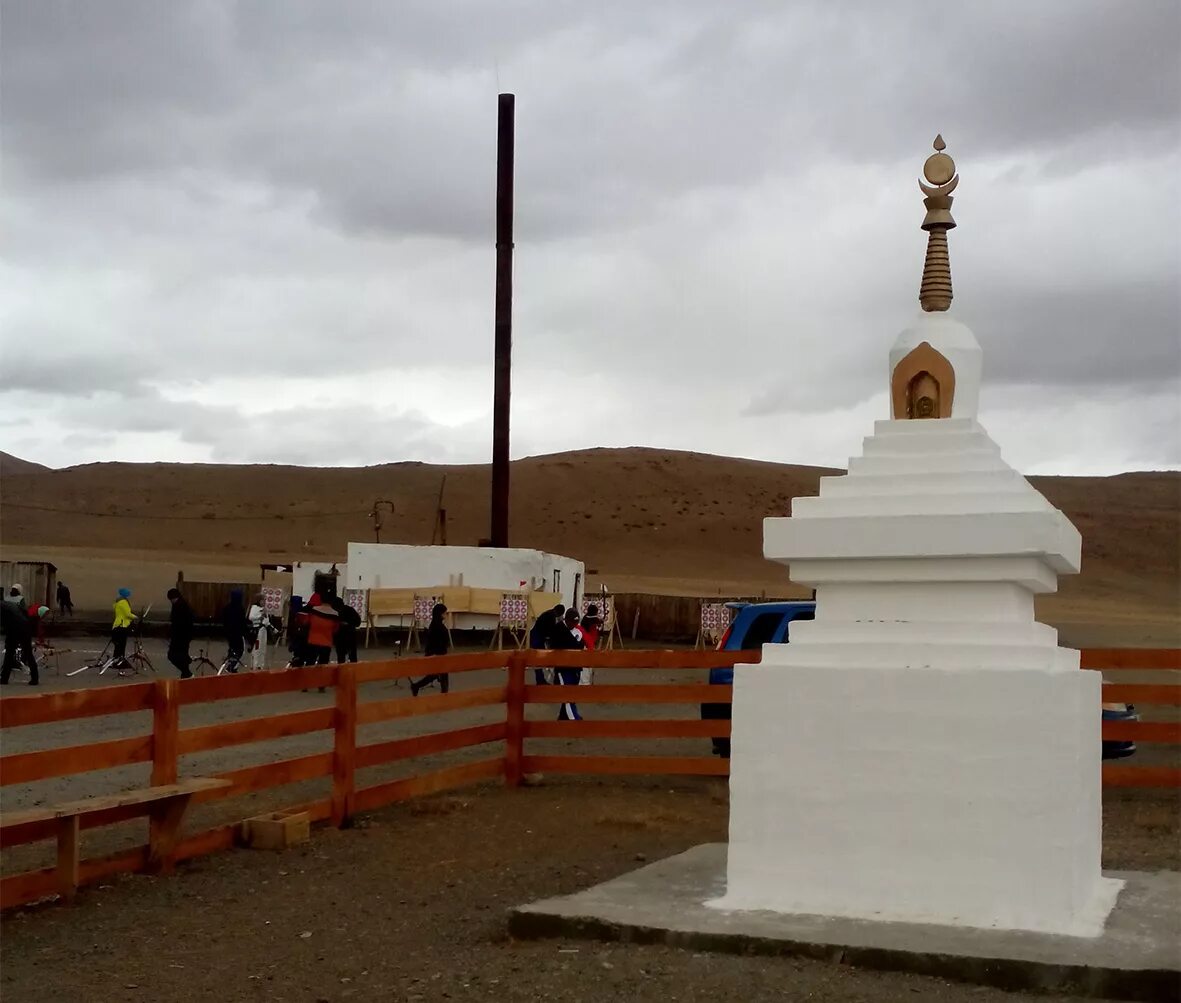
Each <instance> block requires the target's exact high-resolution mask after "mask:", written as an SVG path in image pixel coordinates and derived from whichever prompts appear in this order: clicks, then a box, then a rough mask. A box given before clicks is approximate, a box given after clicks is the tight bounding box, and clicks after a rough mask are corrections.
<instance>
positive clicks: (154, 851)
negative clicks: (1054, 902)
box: [148, 795, 189, 874]
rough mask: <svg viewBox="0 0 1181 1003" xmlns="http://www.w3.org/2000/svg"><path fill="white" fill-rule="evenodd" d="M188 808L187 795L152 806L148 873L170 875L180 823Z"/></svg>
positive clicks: (149, 823) (149, 828) (149, 818)
mask: <svg viewBox="0 0 1181 1003" xmlns="http://www.w3.org/2000/svg"><path fill="white" fill-rule="evenodd" d="M188 806H189V795H183V796H179V797H174V798H169V799H168V800H167V801H160V802H158V803H157V804H155V805H153V806H152V810H151V813H150V814H149V816H148V871H149V872H150V873H152V874H171V873H172V870H173V868H174V867H175V866H176V860H175V858H174V856H173V851H174V850H175V849H176V841H177V837H178V836H179V835H180V823H181V819H183V818H184V815H185V809H186V808H188Z"/></svg>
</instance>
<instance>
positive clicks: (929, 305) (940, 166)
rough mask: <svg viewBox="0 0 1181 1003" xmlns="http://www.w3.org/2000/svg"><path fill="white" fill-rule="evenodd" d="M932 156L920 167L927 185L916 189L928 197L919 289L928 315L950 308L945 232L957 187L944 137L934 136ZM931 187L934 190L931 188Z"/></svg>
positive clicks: (950, 224) (950, 225) (949, 227)
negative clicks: (925, 251)
mask: <svg viewBox="0 0 1181 1003" xmlns="http://www.w3.org/2000/svg"><path fill="white" fill-rule="evenodd" d="M932 145H933V146H934V147H935V152H934V153H932V154H931V156H929V157H928V158H927V160H926V163H924V164H923V176H924V177H925V178H926V179H927V181H928V183H929V184H923V182H922V181H920V182H919V188H920V189H922V192H923V194H924V195H926V196H927V197H926V198H925V199H923V205H925V206H926V207H927V215H926V218H925V219H924V220H923V229H924V230H926V231H927V260H926V261H925V262H924V263H923V283H922V285H921V286H920V287H919V303H921V304H922V307H923V309H924V310H925V311H927V312H928V313H934V312H939V311H943V310H947V309H949V308H950V307H951V299H952V293H951V259H950V258H949V257H948V256H947V231H948V230H952V229H954V228H955V220H954V219H952V218H951V203H952V202H953V201H954V200H953V199H952V197H951V193H952V192H954V191H955V189H956V185H958V184H959V183H960V177H959V175H958V174H956V172H955V161H954V160H952V159H951V157H949V156H948V155H947V154H946V153H944V152H943V151H944V149H946V147H947V144H946V143H945V142H943V136H941V135H940V136H936V137H935V142H934V143H933V144H932ZM930 186H933V187H930Z"/></svg>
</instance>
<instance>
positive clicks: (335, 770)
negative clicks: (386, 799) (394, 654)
mask: <svg viewBox="0 0 1181 1003" xmlns="http://www.w3.org/2000/svg"><path fill="white" fill-rule="evenodd" d="M334 727H335V735H334V736H333V747H332V824H333V825H335V826H336V827H337V828H340V827H341V826H344V825H347V824H348V823H349V821H350V820H351V818H352V815H353V793H354V791H355V790H356V761H357V666H356V663H354V662H345V663H343V664H340V665H337V666H336V720H335V725H334Z"/></svg>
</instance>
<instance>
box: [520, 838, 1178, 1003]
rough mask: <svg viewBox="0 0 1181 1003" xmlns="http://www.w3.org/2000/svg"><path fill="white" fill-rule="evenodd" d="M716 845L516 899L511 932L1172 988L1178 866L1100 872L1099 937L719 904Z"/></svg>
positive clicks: (1084, 985)
mask: <svg viewBox="0 0 1181 1003" xmlns="http://www.w3.org/2000/svg"><path fill="white" fill-rule="evenodd" d="M726 849H727V848H726V844H724V843H709V844H705V845H702V846H697V847H694V848H693V849H691V850H688V851H686V852H685V853H682V854H678V855H677V856H675V857H670V858H668V859H667V860H662V861H658V862H657V863H654V864H649V865H647V866H645V867H643V868H641V869H639V870H636V871H632V872H631V873H629V874H624V875H622V876H621V877H618V878H615V879H614V880H611V881H607V882H604V883H603V884H600V885H595V886H594V887H592V888H588V889H586V890H585V891H581V892H578V893H576V894H574V895H565V896H562V897H560V898H552V899H545V900H543V901H540V902H534V903H532V904H531V905H526V906H520V907H518V908H516V909H514V910H513V911H512V912H511V914H510V918H509V930H510V932H511V933H512V935H513V936H515V937H521V938H536V937H577V938H583V939H596V940H612V941H630V942H635V943H648V944H653V943H659V944H668V945H670V946H673V947H682V948H687V949H691V950H698V951H700V950H708V951H721V952H728V953H734V954H763V955H767V954H771V955H775V954H782V955H802V956H806V957H812V958H821V959H828V960H831V961H833V962H836V963H839V964H849V965H856V966H858V967H863V968H873V969H879V970H883V971H904V972H912V973H916V974H924V975H933V976H939V977H941V978H948V979H955V980H958V981H962V982H974V983H979V984H981V985H992V986H999V987H1002V988H1006V989H1010V990H1036V991H1050V992H1070V993H1073V994H1076V995H1085V996H1090V997H1094V998H1107V999H1129V1000H1164V999H1176V998H1178V994H1179V993H1181V874H1178V873H1174V872H1162V873H1156V874H1148V873H1136V872H1123V873H1113V874H1110V875H1108V876H1107V877H1108V878H1109V879H1111V880H1114V881H1120V882H1123V885H1122V891H1121V892H1120V895H1119V899H1118V901H1117V902H1116V905H1115V908H1114V910H1112V912H1111V915H1110V916H1109V918H1108V921H1107V924H1106V926H1105V928H1104V930H1103V933H1102V934H1101V935H1100V936H1099V937H1094V938H1080V937H1063V936H1056V935H1053V934H1043V933H1026V932H1017V931H1001V930H975V929H969V928H965V927H958V926H937V925H928V924H913V923H892V922H875V921H870V920H854V919H837V918H832V917H825V916H808V915H792V914H785V913H776V912H761V911H755V912H745V911H743V912H730V911H725V910H721V909H717V908H714V907H712V906H709V905H707V904H706V903H707V902H709V901H711V900H715V899H717V898H718V897H719V896H721V895H722V893H723V892H724V891H725V889H726ZM821 876H822V877H827V876H831V875H821ZM789 988H790V987H789V986H785V987H784V989H785V991H787V990H788V989H789Z"/></svg>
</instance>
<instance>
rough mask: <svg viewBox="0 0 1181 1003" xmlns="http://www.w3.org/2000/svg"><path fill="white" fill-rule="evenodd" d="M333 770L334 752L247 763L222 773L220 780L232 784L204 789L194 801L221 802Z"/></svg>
mask: <svg viewBox="0 0 1181 1003" xmlns="http://www.w3.org/2000/svg"><path fill="white" fill-rule="evenodd" d="M331 773H332V753H331V752H316V753H313V754H312V755H310V756H297V757H296V758H294V759H281V760H279V761H278V762H277V763H264V764H263V765H261V766H246V767H243V768H242V769H239V770H227V771H226V772H225V773H219V774H218V775H217V777H218V779H219V780H228V781H229V782H230V784H229V786H228V787H223V788H221V789H220V790H215V791H206V792H203V793H201V794H198V795H197V796H196V797H195V798H194V799H193V800H194V802H195V803H203V802H205V801H217V800H220V799H221V798H227V797H234V796H236V795H238V794H249V793H251V792H253V791H262V790H266V789H267V788H268V787H280V786H282V785H283V784H294V783H297V782H299V781H300V780H314V779H316V778H317V777H326V776H329V775H331Z"/></svg>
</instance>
